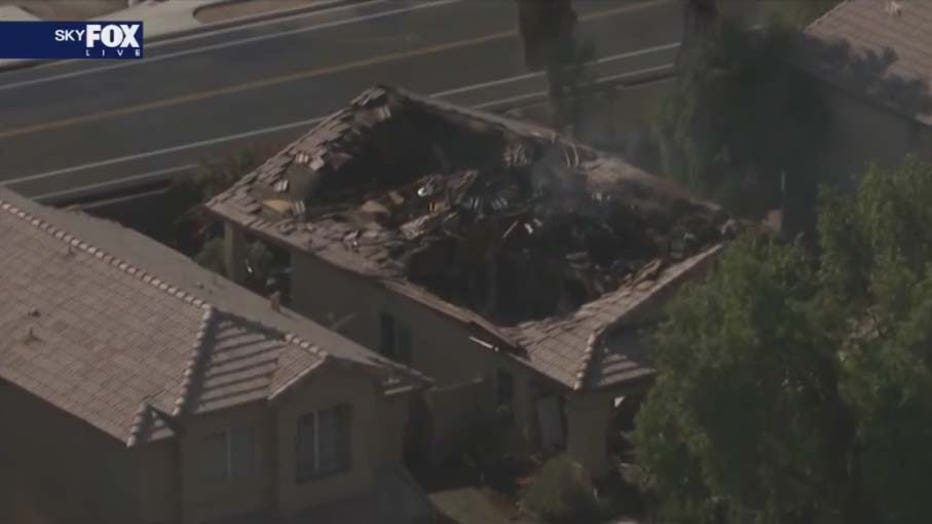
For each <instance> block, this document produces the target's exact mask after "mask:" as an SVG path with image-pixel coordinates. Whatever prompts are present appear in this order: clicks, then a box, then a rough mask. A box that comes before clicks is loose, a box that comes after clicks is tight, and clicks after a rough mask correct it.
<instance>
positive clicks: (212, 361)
mask: <svg viewBox="0 0 932 524" xmlns="http://www.w3.org/2000/svg"><path fill="white" fill-rule="evenodd" d="M92 239H94V240H92ZM96 241H100V242H96ZM0 245H2V246H3V249H2V250H0V294H2V295H3V297H4V307H3V308H2V309H0V377H2V378H3V379H4V380H6V381H8V382H11V383H14V384H16V385H18V386H20V387H22V388H23V389H25V390H27V391H29V392H31V393H33V394H34V395H36V396H38V397H40V398H42V399H44V400H46V401H47V402H49V403H51V404H53V405H55V406H57V407H59V408H60V409H63V410H65V411H67V412H69V413H72V414H73V415H75V416H77V417H79V418H81V419H84V420H86V421H87V422H88V423H90V424H92V425H93V426H95V427H97V428H99V429H100V430H102V431H104V432H106V433H108V434H110V435H112V436H114V437H116V438H118V439H120V440H123V441H125V442H127V444H128V445H133V444H136V443H139V442H143V441H145V440H149V439H156V438H162V437H165V436H169V435H171V434H172V430H173V426H174V424H175V423H176V422H177V420H178V417H180V416H182V415H187V414H196V413H202V412H206V411H212V410H216V409H221V408H224V407H228V406H230V405H233V404H238V403H243V402H249V401H253V400H260V399H263V398H268V397H269V396H271V395H272V394H273V393H275V392H276V391H278V390H280V389H281V388H282V385H283V384H284V383H285V382H288V381H289V379H290V378H293V377H295V376H298V375H300V374H301V373H303V372H305V371H307V370H308V369H313V368H316V367H317V366H319V364H320V363H321V362H323V361H324V360H326V359H328V357H331V356H333V357H335V358H338V359H349V360H352V361H354V362H356V363H359V364H361V365H364V366H366V367H367V368H370V369H373V370H376V369H380V368H381V369H382V370H384V373H382V375H380V376H384V377H385V380H386V381H389V382H394V381H398V380H406V379H408V378H409V377H408V375H409V372H407V371H405V370H404V369H403V368H402V367H401V366H398V365H395V364H393V363H388V362H385V361H384V359H380V358H379V357H375V356H373V355H372V354H371V353H370V352H368V351H367V350H365V349H363V348H361V347H359V346H357V345H355V344H354V343H352V342H350V341H348V340H346V339H343V338H342V337H339V336H338V335H336V334H333V333H330V332H328V331H326V330H324V329H323V328H320V327H319V326H316V325H314V324H313V323H312V322H309V321H306V320H303V319H300V317H298V316H297V315H294V314H293V313H290V312H287V311H283V312H282V313H275V314H274V315H273V313H269V312H266V311H264V310H270V308H269V307H268V305H267V304H266V305H265V306H264V310H263V311H261V313H260V312H259V306H258V305H257V303H263V302H265V301H264V300H263V299H262V298H260V297H257V296H255V295H253V294H252V293H250V292H248V291H246V290H245V289H242V288H239V287H237V286H233V285H230V284H226V283H223V282H221V281H220V280H221V279H218V278H217V277H215V276H213V275H211V274H207V273H206V271H205V270H203V269H201V268H199V267H197V266H196V264H194V263H193V262H192V261H189V260H187V259H186V258H184V257H183V256H181V255H180V254H177V253H174V252H173V251H171V250H170V249H168V248H165V247H163V246H159V245H158V244H157V243H155V242H154V241H152V240H149V239H146V238H145V237H142V236H141V235H139V234H137V233H134V232H132V231H129V230H127V229H125V228H122V227H120V226H118V225H116V224H113V223H109V222H105V221H101V220H98V219H93V218H90V217H87V216H84V215H79V214H77V213H73V212H64V211H59V210H52V209H47V208H43V207H42V206H39V205H38V204H35V203H32V202H29V201H27V200H26V199H23V198H22V197H19V196H18V195H15V194H14V193H12V192H10V191H8V190H6V189H2V188H0ZM102 245H107V247H106V248H104V247H102ZM120 246H123V247H132V248H133V250H124V249H119V248H120ZM124 255H126V256H124ZM143 259H144V260H145V262H143V263H140V262H139V261H140V260H143ZM162 262H165V263H164V264H162ZM159 266H161V267H162V268H163V269H165V271H164V272H163V273H158V272H157V270H153V269H151V268H156V267H159ZM165 274H168V275H170V276H172V277H178V278H177V280H172V279H170V278H166V275H165ZM192 290H193V291H192ZM253 313H258V314H256V315H255V316H253V315H252V314H253ZM274 316H280V317H282V318H283V319H284V320H281V319H279V320H274V321H273V322H270V323H266V322H264V321H266V320H270V319H273V317H274ZM289 316H290V317H291V318H289ZM256 317H258V318H259V320H258V321H257V320H256ZM247 318H248V319H247ZM270 324H271V325H270ZM308 326H311V327H310V328H309V327H308ZM287 327H297V328H299V329H297V330H294V331H298V332H299V333H300V334H301V336H307V335H312V336H315V337H316V338H299V336H297V335H295V334H294V331H288V330H285V329H282V328H287ZM318 335H321V336H318ZM307 340H314V341H315V343H314V344H311V343H310V342H307ZM325 348H326V349H325ZM331 350H332V352H331ZM288 383H290V382H288Z"/></svg>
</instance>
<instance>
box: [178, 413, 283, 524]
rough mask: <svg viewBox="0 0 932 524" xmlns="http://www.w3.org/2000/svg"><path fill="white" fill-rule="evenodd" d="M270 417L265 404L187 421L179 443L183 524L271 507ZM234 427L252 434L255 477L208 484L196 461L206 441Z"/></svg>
mask: <svg viewBox="0 0 932 524" xmlns="http://www.w3.org/2000/svg"><path fill="white" fill-rule="evenodd" d="M272 421H273V417H272V415H271V413H270V412H269V410H268V408H267V406H265V404H264V403H258V402H256V403H253V404H249V405H245V406H238V407H235V408H232V409H228V410H223V411H218V412H216V413H209V414H207V415H203V416H198V417H196V418H193V419H190V420H189V421H188V422H187V423H186V424H185V431H184V435H183V437H182V438H181V441H180V446H181V462H182V471H181V479H182V480H181V493H182V496H181V503H182V516H183V522H184V523H185V524H188V523H191V524H197V523H200V522H203V521H204V520H209V519H214V518H219V517H224V516H229V515H239V514H246V513H251V512H256V511H260V510H268V509H271V508H272V507H273V506H274V497H273V494H274V493H273V484H272V482H273V479H274V477H275V454H274V448H273V447H272V446H273V445H274V440H273V433H272V429H273V428H272ZM238 427H252V428H254V431H255V433H254V435H255V444H256V454H255V469H254V472H253V473H252V474H251V475H249V476H246V477H242V478H234V479H229V480H226V481H216V480H211V479H208V478H207V477H206V476H205V474H204V470H203V462H202V460H201V459H200V457H201V456H202V455H203V453H204V451H205V446H206V445H207V444H206V442H205V439H206V438H207V437H208V435H210V434H212V433H215V432H219V431H226V430H230V429H233V428H238Z"/></svg>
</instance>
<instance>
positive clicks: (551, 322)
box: [505, 244, 721, 389]
mask: <svg viewBox="0 0 932 524" xmlns="http://www.w3.org/2000/svg"><path fill="white" fill-rule="evenodd" d="M720 249H721V245H720V244H719V245H716V246H713V247H711V248H709V249H707V250H705V251H703V252H701V253H698V254H696V255H694V256H692V257H690V258H688V259H686V260H683V261H681V262H678V263H675V264H671V265H667V266H663V265H661V264H660V263H659V262H660V261H659V260H658V261H657V263H655V264H652V265H649V266H647V267H645V268H644V269H642V270H641V271H640V272H639V273H638V274H637V275H634V276H633V277H632V278H631V279H630V280H629V281H628V282H627V283H626V284H625V285H624V286H622V287H621V288H619V289H618V290H617V291H615V292H613V293H608V294H606V295H604V296H602V297H600V298H599V299H597V300H594V301H592V302H589V303H588V304H585V305H583V306H582V307H581V308H579V309H578V310H576V311H575V312H573V313H572V314H570V315H568V316H565V317H553V318H546V319H543V320H533V321H529V322H524V323H521V324H519V325H517V326H515V327H514V328H506V330H505V331H506V333H508V334H509V335H510V336H511V338H512V339H513V340H514V341H515V342H517V344H518V345H520V346H521V347H524V348H526V350H527V358H528V360H529V361H530V362H531V363H532V364H533V365H534V366H535V367H536V368H537V369H539V370H541V371H542V372H544V373H545V374H547V375H548V376H551V377H553V378H555V379H557V380H559V381H560V382H563V383H566V384H572V386H573V388H574V389H583V388H592V387H596V388H597V387H605V386H610V385H613V384H617V383H621V382H630V381H634V380H638V379H640V378H645V377H647V376H649V375H651V374H652V373H653V368H652V367H651V365H650V362H649V358H648V355H647V354H646V352H645V351H643V348H642V347H641V346H642V344H641V342H640V340H638V339H637V338H636V337H632V336H631V333H630V332H629V330H628V329H627V328H628V326H626V325H625V324H626V323H627V322H628V319H629V318H630V317H633V316H634V315H635V314H637V313H638V312H639V309H640V308H642V307H643V306H649V305H655V304H656V302H655V301H653V299H664V298H667V296H668V295H669V294H670V293H671V292H672V291H674V290H675V289H676V288H677V287H678V286H679V285H680V284H682V283H683V282H684V281H686V280H687V279H688V278H691V277H694V276H695V274H696V273H697V272H699V271H702V270H703V269H705V268H706V267H707V266H708V264H709V263H710V262H711V261H712V260H714V258H715V256H716V255H717V254H718V252H719V251H720ZM639 327H640V326H639V325H637V324H636V325H634V326H633V328H634V330H635V331H636V330H637V328H639Z"/></svg>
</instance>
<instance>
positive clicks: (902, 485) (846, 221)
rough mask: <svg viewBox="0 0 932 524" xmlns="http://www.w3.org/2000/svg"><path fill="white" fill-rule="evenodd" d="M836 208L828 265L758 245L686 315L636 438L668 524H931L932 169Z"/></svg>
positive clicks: (918, 169)
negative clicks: (928, 491) (928, 494)
mask: <svg viewBox="0 0 932 524" xmlns="http://www.w3.org/2000/svg"><path fill="white" fill-rule="evenodd" d="M824 199H825V200H824V207H823V211H822V213H821V214H820V221H819V223H820V234H819V245H818V246H817V247H818V249H817V252H818V254H817V255H813V254H811V252H810V251H808V250H805V249H803V248H802V247H800V246H799V245H796V244H792V245H787V244H783V243H779V242H777V241H775V240H772V239H770V238H766V237H762V236H755V235H752V234H748V235H746V236H745V237H743V238H741V239H739V240H738V241H736V242H735V243H734V244H733V245H732V246H730V247H729V249H728V250H727V252H726V253H725V254H723V256H722V258H721V260H720V263H719V265H718V266H717V268H716V270H715V271H714V272H713V273H712V274H711V275H710V277H709V278H708V279H707V280H706V281H704V282H702V283H700V284H697V285H695V286H693V287H691V288H690V289H688V290H687V291H685V292H684V293H682V294H681V295H680V296H679V297H678V298H677V299H676V300H674V302H673V303H672V304H671V307H670V310H669V317H668V320H667V321H666V322H665V323H664V324H663V326H662V327H661V328H660V329H659V331H658V333H657V336H656V346H655V352H654V354H653V357H654V361H655V366H656V368H657V370H658V375H657V380H656V383H655V385H654V387H653V389H652V390H651V392H650V394H649V396H648V398H647V400H646V401H645V403H644V406H643V407H642V409H641V412H640V413H639V415H638V418H637V429H636V433H635V440H636V443H637V450H638V460H639V464H640V466H641V468H642V470H643V479H642V481H643V484H644V486H645V487H646V488H647V489H648V490H649V492H650V493H652V495H653V496H654V497H655V498H656V501H657V506H658V509H659V511H660V514H661V516H662V518H663V519H664V520H663V521H667V520H669V521H676V522H701V523H705V522H709V523H712V522H715V523H718V522H729V523H730V522H735V523H745V522H747V523H784V522H790V523H797V522H800V523H803V522H805V523H809V522H814V523H857V522H865V523H867V522H888V523H897V524H899V523H903V524H906V523H918V522H930V521H932V501H930V500H929V497H924V496H923V493H924V491H925V490H926V489H927V486H929V485H932V449H930V446H929V444H930V443H932V233H930V232H929V231H928V230H927V228H926V224H928V223H930V222H929V221H930V219H932V206H930V205H929V204H930V203H932V166H930V165H928V164H921V163H918V162H916V161H909V162H907V163H905V164H904V165H903V166H901V167H900V168H899V169H896V170H893V171H890V172H883V171H881V170H878V169H872V170H870V171H869V172H868V173H867V175H866V176H865V177H864V179H863V180H862V182H861V186H860V188H859V190H858V191H857V193H856V194H855V195H853V196H848V197H842V196H837V195H834V196H831V195H825V197H824Z"/></svg>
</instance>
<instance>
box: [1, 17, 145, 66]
mask: <svg viewBox="0 0 932 524" xmlns="http://www.w3.org/2000/svg"><path fill="white" fill-rule="evenodd" d="M142 43H143V42H142V22H117V21H109V20H108V21H89V22H0V59H3V58H52V59H54V58H96V59H101V58H103V59H117V60H127V59H138V58H142Z"/></svg>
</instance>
